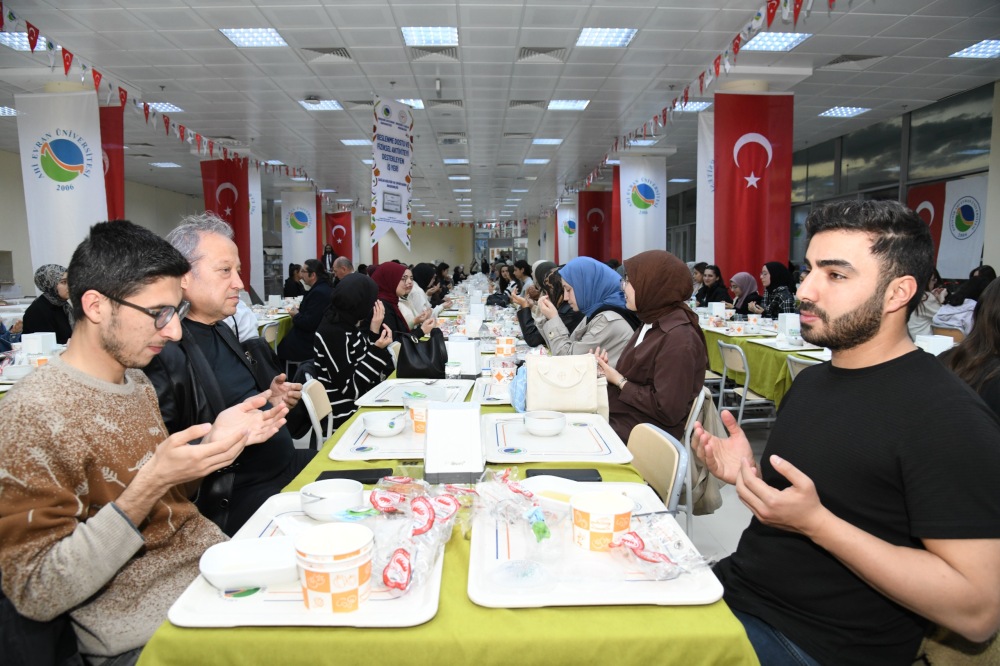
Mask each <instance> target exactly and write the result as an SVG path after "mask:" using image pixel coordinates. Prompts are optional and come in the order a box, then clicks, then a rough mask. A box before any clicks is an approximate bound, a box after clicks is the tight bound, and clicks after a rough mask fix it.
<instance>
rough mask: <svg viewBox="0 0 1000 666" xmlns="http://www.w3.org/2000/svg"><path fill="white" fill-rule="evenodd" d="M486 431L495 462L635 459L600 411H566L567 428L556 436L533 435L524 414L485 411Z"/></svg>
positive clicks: (621, 461) (485, 442)
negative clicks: (529, 430) (526, 425)
mask: <svg viewBox="0 0 1000 666" xmlns="http://www.w3.org/2000/svg"><path fill="white" fill-rule="evenodd" d="M482 431H483V446H484V447H485V450H486V461H487V462H491V463H501V464H507V463H527V462H592V463H618V464H625V463H628V462H631V461H632V454H631V453H629V450H628V449H627V448H626V447H625V443H624V442H622V440H621V438H620V437H618V435H617V434H615V431H614V430H612V429H611V425H610V424H609V423H608V422H607V421H605V420H604V419H603V418H602V417H601V416H600V415H598V414H566V427H565V428H564V429H563V431H562V432H561V433H559V434H558V435H555V436H554V437H538V436H536V435H532V434H531V433H529V432H528V431H527V430H525V428H524V423H523V421H522V417H521V415H515V414H484V415H483V417H482Z"/></svg>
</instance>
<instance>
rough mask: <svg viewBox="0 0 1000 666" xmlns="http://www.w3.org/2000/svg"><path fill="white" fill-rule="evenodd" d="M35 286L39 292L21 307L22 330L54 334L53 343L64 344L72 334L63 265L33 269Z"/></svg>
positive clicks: (46, 265) (24, 331)
mask: <svg viewBox="0 0 1000 666" xmlns="http://www.w3.org/2000/svg"><path fill="white" fill-rule="evenodd" d="M35 286H36V287H38V290H39V291H40V292H41V295H40V296H39V297H38V298H36V299H35V300H34V301H33V302H32V303H31V305H29V306H28V309H27V310H25V311H24V330H23V331H22V333H48V332H52V333H55V334H56V344H59V345H64V344H66V341H67V340H69V339H70V337H71V336H72V335H73V306H72V305H70V302H69V286H68V285H67V284H66V268H65V267H64V266H60V265H59V264H45V265H44V266H42V267H41V268H39V269H38V270H37V271H35Z"/></svg>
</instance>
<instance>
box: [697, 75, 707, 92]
mask: <svg viewBox="0 0 1000 666" xmlns="http://www.w3.org/2000/svg"><path fill="white" fill-rule="evenodd" d="M704 92H705V72H702V73H701V74H699V75H698V94H699V95H701V94H702V93H704Z"/></svg>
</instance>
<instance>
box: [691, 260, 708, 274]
mask: <svg viewBox="0 0 1000 666" xmlns="http://www.w3.org/2000/svg"><path fill="white" fill-rule="evenodd" d="M706 268H708V262H707V261H699V262H698V263H697V264H695V265H694V269H695V270H696V271H698V272H699V273H701V274H702V275H704V274H705V269H706Z"/></svg>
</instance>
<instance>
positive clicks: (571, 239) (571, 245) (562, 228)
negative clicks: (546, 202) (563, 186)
mask: <svg viewBox="0 0 1000 666" xmlns="http://www.w3.org/2000/svg"><path fill="white" fill-rule="evenodd" d="M576 222H577V219H576V207H575V206H572V205H570V206H567V205H566V204H563V205H562V206H559V208H558V210H556V226H557V227H558V236H557V237H556V261H557V262H559V263H560V264H565V263H566V262H567V261H569V260H570V259H576V257H577V245H576V241H577V233H576V232H577V223H576Z"/></svg>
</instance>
